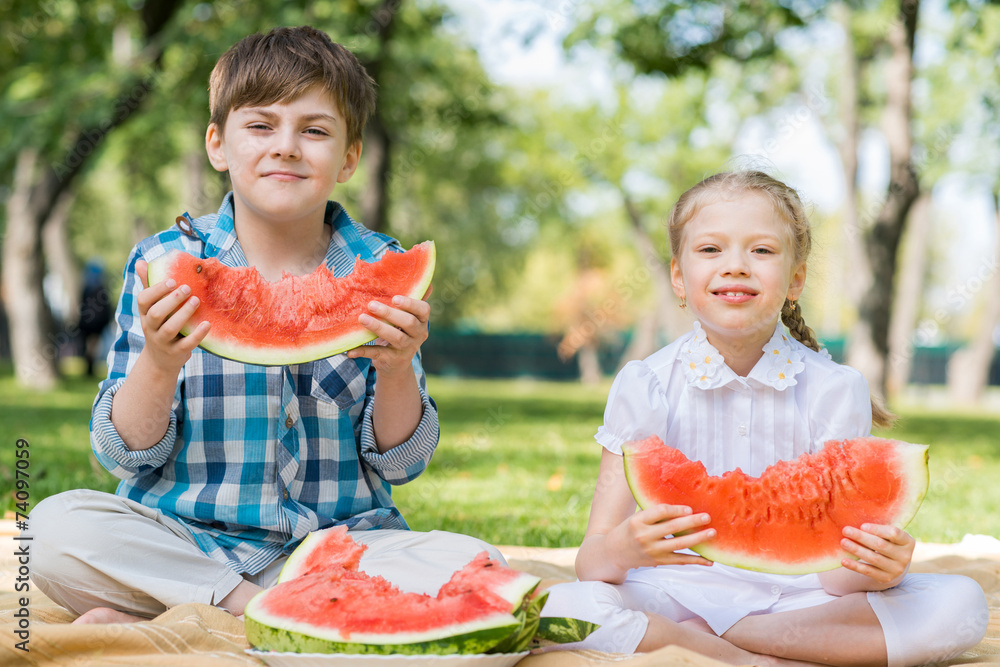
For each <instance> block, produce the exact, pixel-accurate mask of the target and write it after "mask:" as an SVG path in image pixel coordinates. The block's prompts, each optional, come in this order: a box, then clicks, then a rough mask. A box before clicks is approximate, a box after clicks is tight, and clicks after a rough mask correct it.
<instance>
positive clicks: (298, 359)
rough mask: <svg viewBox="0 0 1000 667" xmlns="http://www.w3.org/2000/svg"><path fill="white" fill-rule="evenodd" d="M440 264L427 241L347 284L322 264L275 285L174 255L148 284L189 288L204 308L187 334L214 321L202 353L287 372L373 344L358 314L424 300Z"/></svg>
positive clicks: (357, 272)
mask: <svg viewBox="0 0 1000 667" xmlns="http://www.w3.org/2000/svg"><path fill="white" fill-rule="evenodd" d="M434 261H435V250H434V242H433V241H425V242H424V243H420V244H418V245H415V246H414V247H413V248H411V249H410V250H408V251H406V252H402V253H397V252H387V253H386V254H385V255H383V256H382V258H381V259H380V260H379V261H377V262H371V263H368V262H362V261H360V260H358V261H357V262H356V263H355V267H354V272H353V273H351V274H349V275H347V276H343V277H341V278H337V277H335V276H334V275H333V273H332V272H331V271H330V270H329V269H328V268H326V266H325V265H324V266H320V267H319V268H317V269H316V270H315V271H314V272H313V273H311V274H309V275H306V276H292V275H288V274H285V275H284V276H283V277H282V279H281V280H279V281H278V282H274V283H270V282H267V281H266V280H264V278H263V277H262V276H261V275H260V273H259V272H258V271H257V269H255V268H253V267H228V266H224V265H223V264H222V263H220V262H219V261H218V260H216V259H214V258H211V259H202V258H198V257H194V256H192V255H189V254H187V253H185V252H181V251H179V250H173V251H171V252H169V253H167V254H166V255H163V256H162V257H158V258H156V259H154V260H152V261H151V262H149V273H148V278H149V281H148V284H150V285H154V284H156V283H158V282H161V281H163V280H166V279H167V278H173V279H174V280H175V281H176V282H177V284H178V285H187V286H189V287H190V288H191V294H192V296H197V297H198V299H199V301H200V304H199V306H198V310H197V311H195V314H194V316H193V317H192V318H191V320H190V321H189V322H188V325H187V326H186V327H185V328H184V329H183V330H182V331H181V333H183V334H185V335H186V334H188V333H190V332H191V331H192V330H193V329H194V328H195V327H196V326H197V325H198V324H200V323H201V322H203V321H208V322H210V323H211V324H212V327H211V330H210V331H209V333H208V335H207V336H205V339H204V340H203V341H202V342H201V347H203V348H204V349H206V350H208V351H209V352H213V353H215V354H217V355H219V356H221V357H227V358H229V359H235V360H237V361H243V362H246V363H250V364H260V365H264V366H281V365H287V364H298V363H304V362H307V361H313V360H315V359H322V358H324V357H329V356H332V355H334V354H339V353H341V352H345V351H347V350H350V349H352V348H355V347H358V346H359V345H363V344H364V343H367V342H368V341H370V340H372V339H374V338H375V334H373V333H371V332H370V331H368V330H367V329H365V328H364V327H363V326H361V325H360V324H359V323H358V315H360V314H361V313H367V312H368V304H369V303H370V302H372V301H380V302H382V303H384V304H387V305H391V300H392V297H393V296H396V295H404V296H409V297H412V298H415V299H420V298H422V297H423V296H424V294H425V293H426V292H427V288H428V287H429V286H430V284H431V278H432V276H433V274H434Z"/></svg>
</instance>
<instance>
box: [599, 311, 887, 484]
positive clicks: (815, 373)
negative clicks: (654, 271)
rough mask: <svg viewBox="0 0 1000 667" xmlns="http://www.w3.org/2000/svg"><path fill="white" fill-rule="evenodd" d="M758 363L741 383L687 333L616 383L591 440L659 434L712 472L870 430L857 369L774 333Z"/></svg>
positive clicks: (751, 469)
mask: <svg viewBox="0 0 1000 667" xmlns="http://www.w3.org/2000/svg"><path fill="white" fill-rule="evenodd" d="M763 349H764V356H763V357H761V359H760V361H758V362H757V364H756V365H755V366H754V367H753V370H751V371H750V373H749V374H748V375H747V376H746V377H740V376H739V375H737V374H736V373H735V372H734V371H733V370H732V369H731V368H729V366H727V365H726V364H725V360H724V359H723V357H722V355H721V354H719V351H718V350H716V349H715V348H714V347H713V346H712V345H711V343H709V342H708V340H707V338H706V336H705V332H704V330H702V328H701V324H700V323H699V322H695V324H694V330H693V331H691V332H690V333H688V334H685V335H684V336H681V337H680V338H678V339H677V340H676V341H674V342H673V343H671V344H670V345H667V346H666V347H664V348H663V349H661V350H659V351H658V352H656V353H654V354H652V355H651V356H649V357H647V358H646V359H644V360H643V361H632V362H629V363H628V364H626V365H625V367H624V368H623V369H622V370H621V372H620V373H619V374H618V377H616V378H615V381H614V384H613V385H612V386H611V392H610V394H609V396H608V404H607V407H606V409H605V412H604V424H603V425H602V426H601V427H600V428H599V429H598V430H597V435H596V436H595V437H596V439H597V441H598V442H599V443H601V444H602V445H604V447H606V448H607V449H608V450H609V451H611V452H613V453H615V454H621V452H622V444H623V443H625V442H628V441H629V440H639V439H643V438H647V437H649V436H650V435H658V436H659V437H660V438H661V439H662V440H663V442H665V443H666V444H668V445H670V446H671V447H675V448H677V449H679V450H681V451H682V452H684V454H685V455H686V456H687V457H688V458H689V459H691V460H696V459H697V460H700V461H702V462H703V463H704V464H705V467H706V469H707V471H708V474H709V475H721V474H722V473H724V472H727V471H729V470H734V469H736V468H740V469H742V470H743V472H745V473H747V474H749V475H752V476H754V477H757V476H760V474H761V473H763V472H764V469H765V468H767V467H768V466H769V465H771V464H773V463H775V462H777V461H779V460H785V459H793V458H795V457H797V456H799V455H801V454H804V453H806V452H814V451H817V450H819V449H821V448H822V446H823V443H825V442H826V441H827V440H843V439H845V438H854V437H859V436H864V435H869V434H870V433H871V421H872V413H871V398H870V395H869V391H868V383H867V382H866V381H865V379H864V377H863V376H862V375H861V373H859V372H858V371H857V370H855V369H853V368H850V367H848V366H842V365H840V364H838V363H836V362H834V361H833V360H832V359H831V358H830V355H829V353H827V352H826V350H824V351H823V352H814V351H813V350H810V349H809V348H808V347H806V346H805V345H803V344H802V343H800V342H799V341H797V340H795V339H794V338H792V337H791V336H790V335H789V334H787V333H785V330H784V327H782V326H780V325H779V326H778V327H776V328H775V331H774V334H773V335H772V336H771V339H770V340H769V341H768V343H767V345H765V346H764V348H763Z"/></svg>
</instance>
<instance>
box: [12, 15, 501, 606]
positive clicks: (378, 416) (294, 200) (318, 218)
mask: <svg viewBox="0 0 1000 667" xmlns="http://www.w3.org/2000/svg"><path fill="white" fill-rule="evenodd" d="M210 104H211V119H210V123H209V126H208V131H207V134H206V138H205V144H206V149H207V152H208V156H209V160H210V162H211V163H212V165H213V166H214V167H215V168H216V169H217V170H219V171H228V172H229V175H230V178H231V180H232V186H233V191H232V192H231V193H230V194H228V195H227V196H226V198H225V199H224V201H223V203H222V206H221V208H220V209H219V212H218V214H216V215H209V216H205V217H202V218H199V219H198V220H195V221H193V223H191V224H188V225H179V226H178V228H174V229H170V230H167V231H165V232H161V233H159V234H157V235H155V236H153V237H150V238H148V239H146V240H144V241H142V242H141V243H140V244H139V245H138V246H136V248H135V249H134V250H133V251H132V255H131V256H130V257H129V260H128V264H127V266H126V270H125V283H124V286H123V289H122V297H121V302H120V304H119V307H118V315H117V317H118V323H119V326H120V332H119V335H118V339H117V341H116V342H115V345H114V347H113V349H112V351H111V354H110V356H109V364H108V365H109V368H110V371H109V377H108V379H107V380H106V381H104V382H103V383H102V384H101V386H100V390H99V393H98V395H97V398H96V400H95V403H94V410H93V417H92V420H91V441H92V445H93V449H94V452H95V454H96V456H97V458H98V460H99V461H100V462H101V464H102V465H104V466H105V467H106V468H107V469H108V470H109V471H111V472H112V473H113V474H115V475H116V476H118V477H120V478H121V479H122V480H123V481H122V482H121V483H120V484H119V487H118V491H117V493H116V494H115V495H111V494H105V493H99V492H96V491H87V490H80V491H70V492H66V493H63V494H59V495H57V496H53V497H51V498H49V499H46V500H45V501H44V502H42V503H40V504H39V505H38V506H37V507H36V508H35V510H34V511H33V512H32V519H31V526H32V528H33V529H34V534H35V549H34V551H33V553H34V554H37V555H36V557H35V558H34V559H33V561H32V566H33V567H32V569H33V572H32V578H33V580H34V581H35V583H36V585H37V586H38V587H39V588H40V589H41V590H42V591H43V592H44V593H46V594H47V595H48V596H49V597H51V598H52V599H54V600H55V601H56V602H59V603H60V604H62V605H63V606H65V607H67V608H69V609H71V610H73V611H75V612H77V613H79V614H82V616H80V618H78V619H77V621H76V622H84V623H86V622H91V623H102V622H128V621H136V620H143V619H144V618H146V617H150V616H155V615H157V614H159V613H161V612H162V611H164V610H165V609H166V608H168V607H171V606H174V605H177V604H181V603H184V602H201V603H206V604H213V605H216V606H219V607H221V608H223V609H226V610H228V611H230V612H231V613H233V614H234V615H236V616H240V615H242V613H243V609H244V607H245V606H246V603H247V602H248V601H249V600H250V598H251V597H252V596H253V595H254V594H256V593H257V592H258V591H260V590H261V589H262V588H264V587H267V586H270V585H272V584H273V583H274V582H275V581H276V578H277V574H278V571H279V570H280V568H281V565H282V563H283V562H284V560H285V558H286V557H287V555H288V554H289V553H291V551H292V550H293V549H294V548H295V546H297V545H298V544H299V543H300V542H301V540H302V538H304V537H305V536H306V534H308V533H309V532H310V531H314V530H317V529H321V528H325V527H328V526H331V525H334V524H347V525H348V526H349V528H350V529H351V534H352V535H353V536H354V538H355V539H356V540H357V541H359V542H363V543H365V544H368V550H367V551H366V553H365V558H364V559H363V560H362V564H361V567H362V569H364V570H365V571H367V572H369V573H372V574H382V575H383V576H385V577H386V578H387V579H389V580H390V581H393V582H394V583H396V584H397V585H399V586H400V587H401V588H403V589H404V590H415V591H420V592H430V593H434V592H436V590H437V588H438V587H439V586H440V585H441V584H442V583H444V581H446V580H447V579H448V578H449V576H450V575H451V572H452V571H454V570H456V569H458V568H459V567H461V566H462V565H464V564H465V563H467V562H468V561H469V560H471V559H472V558H473V557H474V556H475V554H477V553H479V552H480V551H482V550H484V549H487V550H489V551H490V554H491V556H492V557H499V553H498V552H496V550H495V549H492V547H489V546H488V545H486V544H484V543H482V542H480V541H478V540H475V539H473V538H470V537H467V536H464V535H454V534H450V533H441V532H438V531H434V532H431V533H412V532H410V531H408V530H406V528H407V526H406V523H405V522H404V521H403V518H402V516H401V515H400V513H399V511H398V510H397V509H396V507H395V506H394V505H393V502H392V499H391V496H390V492H389V485H390V484H400V483H404V482H408V481H410V480H411V479H413V478H414V477H416V476H417V475H419V474H420V473H421V472H422V471H423V469H424V468H425V467H426V466H427V464H428V462H429V460H430V457H431V455H432V453H433V451H434V448H435V447H436V445H437V440H438V420H437V412H436V410H435V407H434V403H433V402H432V401H431V400H430V398H429V397H428V395H427V393H426V390H425V383H424V374H423V370H422V368H421V366H420V362H419V354H418V350H419V347H420V344H421V343H422V342H423V341H424V340H425V339H426V338H427V322H428V317H429V314H430V308H429V306H428V304H427V303H426V302H424V301H420V300H416V299H410V298H407V297H401V296H397V297H395V298H394V299H393V307H386V306H384V305H381V304H377V303H373V304H372V305H371V306H370V314H364V315H361V316H360V317H359V321H360V322H361V323H362V324H363V325H364V326H365V327H367V328H368V329H370V330H371V331H372V332H373V333H375V334H377V335H378V336H379V338H380V339H381V341H382V342H383V343H384V344H383V345H375V346H364V347H361V348H358V349H356V350H352V351H351V352H348V353H347V354H345V355H338V356H335V357H331V358H328V359H322V360H319V361H316V362H312V363H308V364H299V365H295V366H284V367H262V366H252V365H247V364H242V363H239V362H235V361H231V360H228V359H223V358H221V357H217V356H214V355H212V354H210V353H207V352H205V351H204V350H202V349H200V348H197V345H198V343H199V342H200V341H201V340H202V339H203V338H204V337H205V335H206V333H207V332H208V326H209V325H208V324H207V323H203V324H202V325H200V326H198V327H197V328H196V329H195V330H194V331H192V332H191V333H190V335H188V336H186V337H182V336H180V335H179V331H180V329H181V327H182V326H183V324H184V323H185V322H186V321H187V320H188V319H189V318H190V317H191V315H192V314H193V313H194V312H195V311H196V310H197V308H198V302H197V298H195V297H191V295H190V290H189V289H188V288H187V287H186V286H185V285H175V284H173V281H169V280H168V281H165V282H164V283H160V284H154V285H147V281H146V266H147V265H146V263H147V261H149V260H152V259H154V258H155V257H158V256H160V255H162V254H165V253H166V252H167V251H169V250H171V249H175V248H179V249H182V250H184V251H186V252H189V253H191V254H195V255H197V256H202V257H217V258H218V259H219V260H220V261H222V263H223V264H226V265H229V266H245V265H250V266H255V267H256V268H257V269H258V270H259V271H260V272H261V274H262V275H263V276H264V277H265V278H266V279H268V280H276V279H279V278H280V277H281V275H282V272H288V273H292V274H298V275H302V274H306V273H310V272H312V271H313V270H314V269H315V268H316V267H317V266H318V265H319V264H320V263H326V264H327V265H328V266H329V267H330V268H332V269H333V270H334V271H335V273H336V274H337V275H343V274H345V273H349V272H350V271H351V269H352V268H353V266H354V261H355V257H357V256H359V255H360V257H361V259H363V260H365V261H373V260H375V259H377V258H378V257H380V256H381V255H382V254H383V253H385V252H387V251H389V252H391V251H395V250H397V249H398V244H397V243H396V242H395V241H394V240H393V239H391V238H389V237H387V236H383V235H381V234H375V233H373V232H370V231H368V230H367V229H365V228H364V227H362V226H361V225H358V224H357V223H355V222H354V221H353V220H351V219H350V218H349V217H348V216H347V214H346V213H345V212H344V210H343V209H342V208H341V207H340V205H339V204H336V203H334V202H328V201H327V198H328V196H329V195H330V192H331V191H332V190H333V188H334V186H335V185H336V184H337V183H343V182H345V181H347V180H348V179H349V178H350V177H351V176H352V174H353V173H354V171H355V169H356V168H357V166H358V160H359V158H360V156H361V136H362V131H363V129H364V125H365V122H366V121H367V120H368V118H369V117H370V116H371V114H372V111H373V110H374V105H375V85H374V82H373V81H372V80H371V78H370V77H368V75H367V73H366V72H365V71H364V68H363V67H362V66H361V65H360V64H359V63H358V61H357V60H356V59H355V57H354V56H353V55H352V54H351V53H350V52H349V51H347V50H346V49H344V48H343V47H341V46H339V45H337V44H334V43H333V42H331V41H330V39H329V37H327V36H326V35H325V34H324V33H322V32H319V31H317V30H315V29H312V28H308V27H300V28H277V29H275V30H272V31H271V32H270V33H269V34H267V35H251V36H249V37H247V38H245V39H243V40H241V41H240V42H239V43H237V44H236V45H235V46H234V47H233V48H231V49H230V50H229V51H228V52H227V53H225V54H224V55H223V56H222V58H221V59H220V60H219V62H218V64H217V65H216V67H215V69H214V70H213V72H212V76H211V79H210Z"/></svg>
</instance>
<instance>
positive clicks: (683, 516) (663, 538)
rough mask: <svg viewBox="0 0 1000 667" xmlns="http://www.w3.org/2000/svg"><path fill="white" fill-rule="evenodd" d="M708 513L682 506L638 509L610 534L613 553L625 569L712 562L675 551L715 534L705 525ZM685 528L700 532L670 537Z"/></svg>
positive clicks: (708, 519) (610, 546)
mask: <svg viewBox="0 0 1000 667" xmlns="http://www.w3.org/2000/svg"><path fill="white" fill-rule="evenodd" d="M710 520H711V518H710V517H709V516H708V515H707V514H692V513H691V508H690V507H685V506H682V505H655V506H653V507H650V508H649V509H645V510H642V511H640V512H636V513H635V514H633V515H632V516H630V517H629V518H627V519H625V520H624V521H622V522H621V523H620V524H618V526H616V527H615V528H614V529H612V530H611V531H610V532H609V533H608V535H607V538H606V539H607V545H608V549H609V552H610V553H611V554H613V557H614V558H615V559H616V560H617V561H618V562H617V565H618V566H619V567H621V568H622V569H623V570H630V569H632V568H635V567H645V566H652V565H685V564H696V565H711V564H712V562H711V561H709V560H706V559H704V558H702V557H701V556H696V555H693V554H679V553H675V552H676V551H679V550H680V549H687V548H690V547H692V546H694V545H696V544H700V543H702V542H705V541H706V540H710V539H712V538H713V537H715V529H714V528H707V529H704V530H699V529H700V528H702V527H703V526H705V525H706V524H707V523H708V522H709V521H710ZM683 531H696V532H692V533H689V534H687V535H683V536H680V537H667V536H668V535H675V534H676V533H679V532H683Z"/></svg>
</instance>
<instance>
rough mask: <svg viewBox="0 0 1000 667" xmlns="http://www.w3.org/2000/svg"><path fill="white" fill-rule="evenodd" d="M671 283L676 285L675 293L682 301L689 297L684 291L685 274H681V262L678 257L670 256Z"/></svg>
mask: <svg viewBox="0 0 1000 667" xmlns="http://www.w3.org/2000/svg"><path fill="white" fill-rule="evenodd" d="M670 284H671V285H673V287H674V294H676V295H677V298H678V299H681V300H682V301H683V300H684V299H686V298H687V296H686V292H685V291H684V276H682V275H681V264H680V262H678V261H677V258H676V257H671V258H670Z"/></svg>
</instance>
